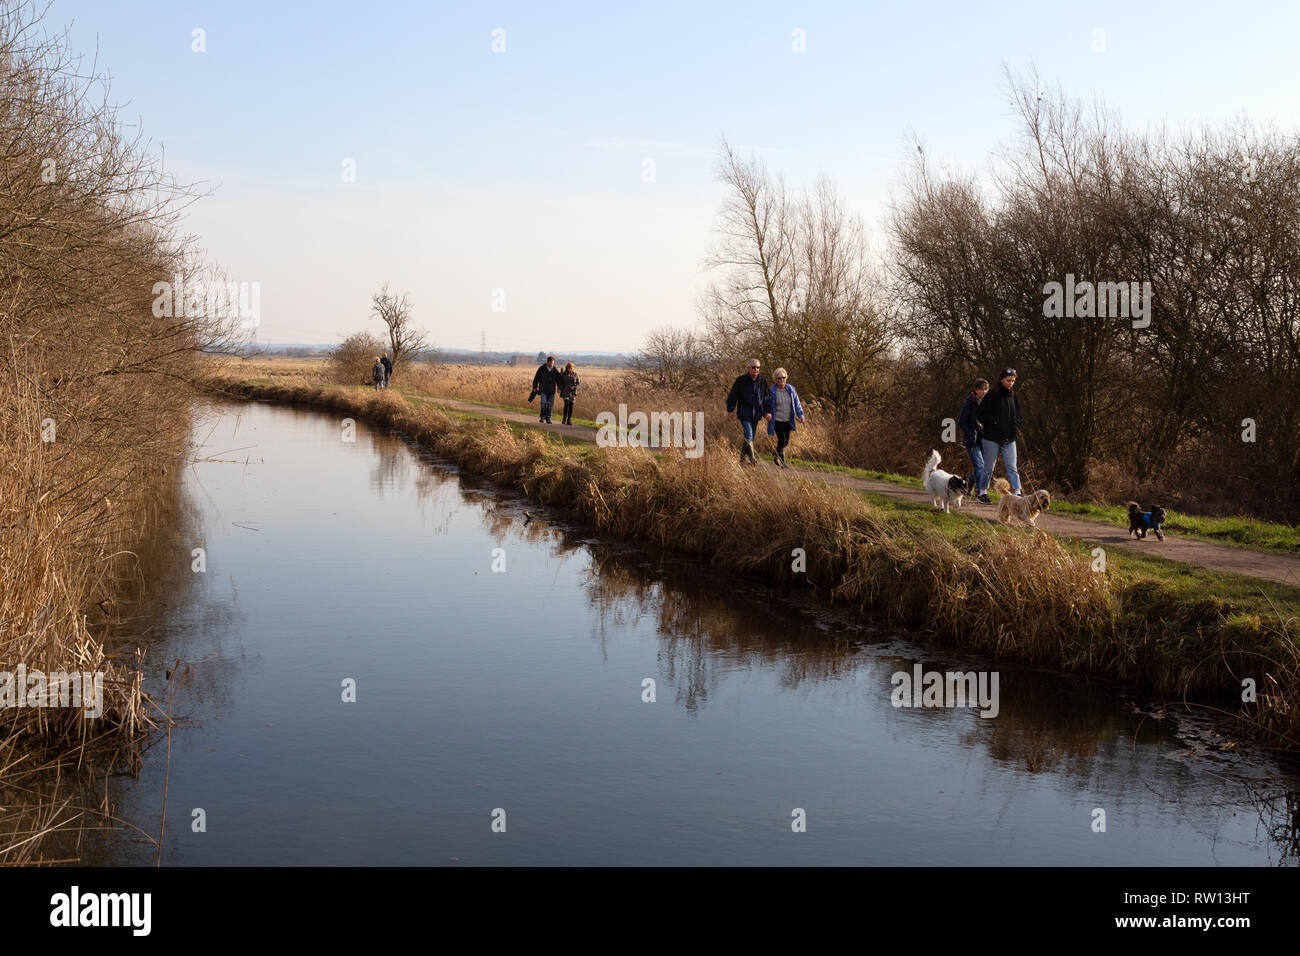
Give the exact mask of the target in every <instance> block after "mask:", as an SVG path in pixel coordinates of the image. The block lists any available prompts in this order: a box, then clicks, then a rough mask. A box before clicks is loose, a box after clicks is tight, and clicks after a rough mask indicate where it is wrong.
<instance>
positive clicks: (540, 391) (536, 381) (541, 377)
mask: <svg viewBox="0 0 1300 956" xmlns="http://www.w3.org/2000/svg"><path fill="white" fill-rule="evenodd" d="M559 387H560V370H559V369H558V368H556V367H555V356H554V355H548V356H547V357H546V364H545V365H539V366H537V374H536V375H534V376H533V395H538V396H540V397H541V400H542V402H541V409H540V411H541V416H540V417H539V418H538V419H537V420H538V421H539V422H542V423H544V424H547V425H549V424H551V406H552V405H554V404H555V390H556V389H557V388H559ZM528 400H529V401H530V402H531V401H532V400H533V399H532V396H529V399H528Z"/></svg>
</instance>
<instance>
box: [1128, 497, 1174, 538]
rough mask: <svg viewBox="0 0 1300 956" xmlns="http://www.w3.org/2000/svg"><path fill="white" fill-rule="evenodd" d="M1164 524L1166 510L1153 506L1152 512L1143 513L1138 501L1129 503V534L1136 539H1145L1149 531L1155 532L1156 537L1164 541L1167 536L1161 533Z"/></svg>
mask: <svg viewBox="0 0 1300 956" xmlns="http://www.w3.org/2000/svg"><path fill="white" fill-rule="evenodd" d="M1164 523H1165V509H1164V508H1161V507H1160V506H1159V505H1154V506H1152V508H1151V510H1150V511H1143V510H1142V506H1141V505H1140V504H1138V503H1137V502H1136V501H1130V502H1129V503H1128V532H1129V534H1131V535H1133V536H1134V537H1137V538H1145V537H1146V536H1147V532H1148V531H1154V532H1155V533H1156V537H1157V538H1159V539H1160V540H1161V541H1163V540H1165V536H1164V535H1163V534H1161V533H1160V526H1161V525H1162V524H1164Z"/></svg>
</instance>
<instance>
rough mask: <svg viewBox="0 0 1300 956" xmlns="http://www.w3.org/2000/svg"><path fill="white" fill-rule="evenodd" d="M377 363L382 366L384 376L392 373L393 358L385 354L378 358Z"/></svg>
mask: <svg viewBox="0 0 1300 956" xmlns="http://www.w3.org/2000/svg"><path fill="white" fill-rule="evenodd" d="M379 364H380V365H382V366H383V367H384V375H385V376H391V375H392V374H393V360H392V359H390V358H389V357H388V356H387V355H385V356H384V357H383V358H381V359H380V360H379Z"/></svg>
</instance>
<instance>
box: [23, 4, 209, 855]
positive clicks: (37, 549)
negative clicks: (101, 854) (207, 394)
mask: <svg viewBox="0 0 1300 956" xmlns="http://www.w3.org/2000/svg"><path fill="white" fill-rule="evenodd" d="M43 14H44V8H43V7H39V6H36V5H34V4H31V3H14V4H7V5H5V6H4V7H3V8H0V103H2V104H3V108H2V109H0V140H3V142H4V143H5V144H6V148H5V150H4V151H2V152H0V175H3V179H4V182H5V188H4V189H3V190H0V409H2V410H3V414H2V415H0V671H3V672H6V673H7V674H16V672H17V671H18V669H19V667H20V666H22V667H25V668H26V670H27V671H28V672H29V674H30V673H31V672H35V671H40V672H41V673H43V674H49V673H52V672H58V671H62V672H65V673H66V672H86V673H91V674H94V673H100V674H102V676H103V693H104V700H103V712H102V714H101V715H100V716H98V717H89V716H87V715H86V714H85V713H84V712H83V709H82V708H77V707H68V706H53V707H31V706H26V707H18V706H13V707H5V708H0V775H4V776H5V779H0V787H14V786H17V784H16V783H15V779H16V778H15V776H14V775H23V774H27V773H32V772H36V768H38V767H42V766H44V767H52V768H57V773H58V774H59V775H61V776H62V777H64V778H68V777H75V776H76V775H78V774H81V775H85V774H87V773H90V772H92V771H95V772H98V770H99V769H102V767H100V764H101V763H108V764H114V763H116V762H117V761H118V759H119V758H120V757H122V756H123V755H126V756H127V757H128V758H129V757H131V756H132V749H133V747H134V746H135V744H136V743H137V742H138V741H139V739H140V737H141V735H142V734H143V733H144V732H146V731H147V730H148V729H150V728H151V727H153V726H155V725H156V723H157V714H156V711H155V710H154V708H152V706H151V703H150V700H149V698H148V696H147V695H146V694H145V693H144V691H143V690H142V687H141V671H140V655H141V653H142V650H141V649H142V647H143V643H144V642H143V641H142V640H135V641H130V640H127V641H123V642H121V643H120V645H119V644H114V643H106V637H107V636H108V633H109V630H110V629H111V628H113V627H114V625H115V624H117V625H119V630H125V631H126V632H127V633H128V637H129V631H130V628H129V627H125V626H121V625H122V622H121V614H120V610H119V609H120V608H121V606H122V601H123V598H124V595H125V593H126V592H127V590H130V588H128V587H127V584H128V582H129V581H130V580H131V578H132V576H133V575H134V574H135V573H137V568H136V557H135V556H136V553H137V552H138V550H139V548H140V546H141V544H142V543H143V542H146V541H147V540H148V538H149V537H150V536H151V534H152V533H153V531H154V530H155V528H156V526H157V519H158V515H159V513H160V512H161V511H164V510H166V506H167V505H168V503H169V502H171V501H173V500H174V499H175V496H176V494H177V484H176V478H177V475H178V472H179V469H178V468H177V462H178V461H179V459H180V457H181V456H182V455H183V453H184V452H185V450H186V446H187V441H188V436H189V428H190V410H191V404H192V401H193V393H192V391H191V389H190V385H189V382H190V381H191V380H192V379H193V377H194V374H195V372H196V370H197V368H198V362H197V354H198V351H199V349H200V348H202V347H203V346H204V345H205V344H207V343H211V342H212V341H214V340H219V341H228V340H229V339H230V337H231V332H232V325H233V322H232V321H230V320H227V319H215V318H213V317H212V316H209V315H207V314H205V313H204V311H203V309H202V308H201V307H200V308H195V307H194V306H193V305H191V307H190V309H189V310H188V317H185V318H180V317H171V316H169V315H166V314H163V315H158V314H155V309H154V297H155V291H154V286H155V283H157V282H160V281H167V282H172V281H173V280H174V277H175V276H177V275H182V276H185V277H187V278H194V277H196V275H198V269H199V263H198V262H197V260H196V258H195V255H194V252H193V245H192V240H190V239H189V238H188V237H186V236H184V235H183V234H181V233H180V231H179V222H180V220H179V216H180V213H181V210H182V209H183V207H184V205H185V203H186V202H187V201H188V200H189V199H190V198H192V193H191V192H189V191H188V190H187V189H186V188H184V187H182V186H179V185H178V184H176V183H175V182H174V181H173V180H172V179H171V178H170V176H168V175H167V174H166V173H164V172H163V170H162V167H161V161H160V159H159V158H158V156H157V154H156V153H155V152H154V151H153V150H152V148H151V147H150V145H149V144H148V143H146V142H143V141H141V140H140V139H139V138H138V137H135V136H134V135H133V134H131V133H130V132H129V128H128V127H126V126H124V125H123V124H122V123H121V122H119V120H118V117H117V113H116V111H115V108H114V107H113V106H112V105H111V100H110V98H109V94H108V91H107V87H106V84H105V82H104V81H103V80H102V79H101V77H99V76H94V75H89V74H87V72H86V71H85V69H84V64H82V63H81V62H80V60H79V57H78V56H77V55H76V53H75V51H73V50H72V49H71V48H70V46H69V44H68V41H67V37H66V35H65V34H60V33H51V32H49V30H48V29H47V25H46V24H45V23H44V22H43V19H42V18H43ZM159 311H162V310H159ZM27 789H32V788H27ZM6 802H8V801H6ZM60 806H61V807H62V809H61V810H57V812H56V809H51V807H52V805H49V804H45V803H40V802H39V801H38V803H37V805H36V806H35V808H34V809H33V813H34V814H35V820H36V825H37V829H36V832H35V833H34V834H27V835H26V836H21V837H20V838H19V834H11V836H14V837H15V839H14V840H13V842H6V839H7V838H6V837H4V836H0V860H4V859H8V858H11V857H13V858H21V857H22V856H23V855H24V854H27V855H30V854H34V853H35V854H39V844H40V842H41V841H40V839H39V835H40V832H41V830H40V827H41V826H54V827H55V828H56V829H57V828H59V827H61V826H62V825H63V822H62V818H61V817H60V816H59V814H61V813H63V812H64V811H68V812H71V809H70V808H71V806H72V805H71V804H60ZM50 813H53V814H54V815H53V816H49V814H50ZM41 821H44V823H42V822H41ZM51 821H54V822H53V823H51ZM21 829H22V828H21V827H20V828H19V830H20V831H21Z"/></svg>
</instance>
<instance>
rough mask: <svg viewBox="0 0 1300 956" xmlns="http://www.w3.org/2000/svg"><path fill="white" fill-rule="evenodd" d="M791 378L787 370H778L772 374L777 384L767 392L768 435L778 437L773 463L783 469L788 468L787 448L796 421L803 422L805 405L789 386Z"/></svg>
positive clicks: (791, 386)
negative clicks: (768, 400)
mask: <svg viewBox="0 0 1300 956" xmlns="http://www.w3.org/2000/svg"><path fill="white" fill-rule="evenodd" d="M789 377H790V376H789V375H788V374H787V373H786V370H785V369H783V368H779V369H777V370H776V371H775V372H773V373H772V378H774V379H775V380H776V384H775V385H773V386H772V387H771V388H769V389H768V390H767V393H768V397H769V399H770V402H769V404H768V407H769V408H770V409H771V411H770V412H769V413H768V415H767V433H768V434H769V435H775V436H776V453H775V454H774V455H772V463H773V464H775V465H777V466H779V467H781V468H786V467H788V466H787V465H786V463H785V446H786V445H788V444H790V433H791V432H792V431H794V430H795V425H794V423H795V419H798V420H799V421H803V403H802V402H800V401H799V393H798V392H796V391H795V390H794V386H793V385H790V384H788V381H787V380H788V379H789Z"/></svg>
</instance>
